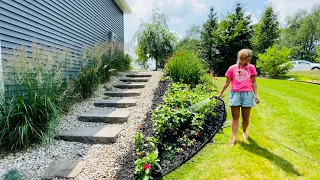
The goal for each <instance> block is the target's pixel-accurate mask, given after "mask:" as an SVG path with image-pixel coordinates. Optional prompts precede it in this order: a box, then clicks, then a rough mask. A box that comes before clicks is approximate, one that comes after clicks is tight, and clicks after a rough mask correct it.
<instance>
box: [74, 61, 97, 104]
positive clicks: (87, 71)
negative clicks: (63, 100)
mask: <svg viewBox="0 0 320 180" xmlns="http://www.w3.org/2000/svg"><path fill="white" fill-rule="evenodd" d="M99 84H100V77H99V76H98V69H97V67H96V66H92V67H84V68H82V69H81V71H80V73H79V74H78V76H77V77H76V80H75V83H74V86H75V90H76V92H79V93H80V95H81V97H82V98H88V97H90V96H92V94H93V93H94V92H95V91H96V90H97V88H98V86H99Z"/></svg>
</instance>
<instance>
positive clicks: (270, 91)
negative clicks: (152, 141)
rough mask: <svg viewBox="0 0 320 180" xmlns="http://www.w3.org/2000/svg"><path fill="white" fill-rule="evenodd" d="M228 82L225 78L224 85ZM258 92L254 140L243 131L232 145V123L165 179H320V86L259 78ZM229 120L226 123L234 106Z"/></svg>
mask: <svg viewBox="0 0 320 180" xmlns="http://www.w3.org/2000/svg"><path fill="white" fill-rule="evenodd" d="M224 80H225V79H224V78H219V80H218V86H219V88H220V87H221V86H222V84H223V82H224ZM229 91H230V88H229V89H228V90H227V91H226V92H225V94H224V100H225V102H227V96H228V94H229ZM258 91H259V93H260V98H261V103H260V104H259V105H258V106H257V107H255V108H253V110H252V115H251V124H250V126H249V129H248V133H249V136H250V140H249V141H248V142H244V141H243V140H242V137H241V130H240V129H239V140H238V143H237V144H236V145H235V146H234V147H230V146H229V145H227V143H228V141H229V140H230V138H231V127H226V128H225V129H224V130H223V132H221V133H219V134H217V135H216V136H215V138H214V143H209V144H207V145H206V147H204V148H203V149H202V150H201V151H200V152H199V153H198V154H197V155H196V156H195V157H194V158H192V159H191V160H190V161H189V162H187V163H186V164H184V165H183V166H181V167H180V168H178V169H177V170H176V171H174V172H172V173H171V174H169V175H167V176H165V177H164V179H166V180H167V179H177V180H178V179H179V180H181V179H188V180H189V179H190V180H194V179H203V180H207V179H290V180H291V179H319V176H320V175H319V173H320V163H319V162H320V86H319V85H314V84H306V83H300V82H292V81H285V80H270V79H258ZM227 119H228V120H227V122H226V123H225V125H226V126H228V125H230V123H231V121H230V119H231V114H230V109H229V108H228V118H227ZM277 142H281V143H282V145H281V144H279V143H277ZM285 146H287V147H288V148H291V149H293V150H294V151H296V152H298V153H300V154H302V155H305V156H307V157H308V158H312V159H314V160H316V161H318V162H314V161H312V160H310V159H308V158H306V157H304V156H302V155H300V154H298V153H296V152H293V151H292V150H289V149H288V148H286V147H285Z"/></svg>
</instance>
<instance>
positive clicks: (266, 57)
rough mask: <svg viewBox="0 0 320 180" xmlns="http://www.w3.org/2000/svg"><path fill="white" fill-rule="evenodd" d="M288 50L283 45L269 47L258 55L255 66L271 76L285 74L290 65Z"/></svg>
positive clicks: (276, 76)
mask: <svg viewBox="0 0 320 180" xmlns="http://www.w3.org/2000/svg"><path fill="white" fill-rule="evenodd" d="M290 52H291V51H290V49H288V48H285V47H284V48H278V47H277V46H272V47H269V48H268V49H267V50H266V52H265V53H263V54H259V55H258V56H259V60H258V62H257V67H258V68H260V69H261V71H263V72H265V73H266V74H267V75H269V76H270V77H271V78H278V77H279V76H280V75H284V74H286V73H287V72H288V71H289V70H290V68H291V67H292V64H291V63H290V60H289V55H290Z"/></svg>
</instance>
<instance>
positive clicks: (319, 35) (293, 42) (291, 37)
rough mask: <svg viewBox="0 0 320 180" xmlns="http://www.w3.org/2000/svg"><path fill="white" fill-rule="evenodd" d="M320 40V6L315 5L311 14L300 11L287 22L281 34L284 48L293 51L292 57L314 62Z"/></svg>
mask: <svg viewBox="0 0 320 180" xmlns="http://www.w3.org/2000/svg"><path fill="white" fill-rule="evenodd" d="M319 40H320V5H319V4H318V5H315V6H314V7H313V9H312V11H311V12H310V13H308V12H307V11H306V10H299V11H298V12H296V13H295V14H294V15H293V16H292V17H290V18H289V19H288V21H287V25H286V28H285V29H283V31H282V33H281V41H280V42H279V44H280V45H281V46H282V47H288V48H290V49H292V55H291V56H292V57H293V58H295V59H304V60H309V61H312V62H314V61H315V57H316V56H315V55H316V47H317V45H318V44H319Z"/></svg>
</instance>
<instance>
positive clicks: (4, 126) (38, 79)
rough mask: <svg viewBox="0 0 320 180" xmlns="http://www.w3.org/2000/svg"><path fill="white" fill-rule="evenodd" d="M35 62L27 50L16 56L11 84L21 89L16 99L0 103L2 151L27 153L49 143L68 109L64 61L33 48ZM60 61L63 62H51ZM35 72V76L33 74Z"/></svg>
mask: <svg viewBox="0 0 320 180" xmlns="http://www.w3.org/2000/svg"><path fill="white" fill-rule="evenodd" d="M32 53H33V54H32V61H30V62H29V60H31V59H30V57H28V55H27V52H26V48H22V49H20V50H18V51H17V52H15V54H14V56H13V59H12V61H11V62H10V63H11V64H12V65H13V66H12V67H14V69H13V74H12V76H9V75H8V76H7V77H8V78H9V79H7V81H8V83H14V84H16V86H18V87H19V88H18V89H17V91H16V93H15V94H14V96H13V97H12V98H11V99H10V100H7V101H3V100H2V101H1V102H0V149H2V150H7V151H13V150H19V149H26V148H28V147H29V146H31V145H32V144H33V143H36V142H49V141H50V140H51V139H52V137H54V136H55V133H56V126H57V124H58V123H59V117H60V114H61V113H62V112H64V111H65V110H66V109H68V106H69V103H68V102H64V101H65V100H66V99H70V98H71V97H72V96H71V95H70V94H69V92H70V89H69V84H68V83H67V82H65V81H64V80H63V79H64V76H63V74H62V72H63V69H62V65H63V64H64V63H65V62H64V61H65V59H64V58H65V57H66V56H63V55H61V54H63V52H60V55H59V54H52V53H51V52H49V51H46V50H42V49H41V48H39V47H38V46H36V45H34V46H33V49H32ZM53 57H56V58H58V59H59V60H60V61H61V62H60V63H57V62H54V61H53V60H52V58H53ZM30 72H33V73H30Z"/></svg>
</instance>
